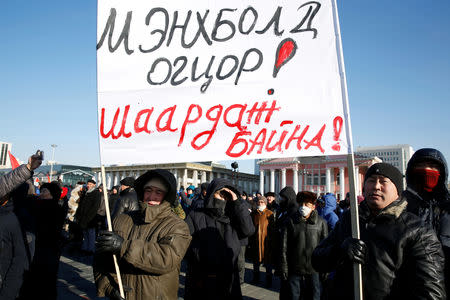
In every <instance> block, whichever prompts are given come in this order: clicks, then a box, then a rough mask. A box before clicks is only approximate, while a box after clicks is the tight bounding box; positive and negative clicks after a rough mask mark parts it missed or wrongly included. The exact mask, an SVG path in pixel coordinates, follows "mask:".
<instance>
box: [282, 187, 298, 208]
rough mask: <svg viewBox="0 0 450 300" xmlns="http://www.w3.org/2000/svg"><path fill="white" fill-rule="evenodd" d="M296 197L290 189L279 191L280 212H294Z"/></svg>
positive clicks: (296, 204)
mask: <svg viewBox="0 0 450 300" xmlns="http://www.w3.org/2000/svg"><path fill="white" fill-rule="evenodd" d="M296 198H297V195H296V194H295V191H294V189H293V188H292V187H290V186H287V187H285V188H283V189H282V190H281V191H280V207H281V209H282V210H288V211H292V212H293V211H295V210H296V209H297V208H298V203H297V199H296Z"/></svg>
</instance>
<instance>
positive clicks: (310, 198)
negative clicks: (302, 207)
mask: <svg viewBox="0 0 450 300" xmlns="http://www.w3.org/2000/svg"><path fill="white" fill-rule="evenodd" d="M296 200H297V202H298V204H302V203H305V202H309V203H312V204H316V202H317V194H316V193H313V192H308V191H303V192H299V193H298V194H297V199H296Z"/></svg>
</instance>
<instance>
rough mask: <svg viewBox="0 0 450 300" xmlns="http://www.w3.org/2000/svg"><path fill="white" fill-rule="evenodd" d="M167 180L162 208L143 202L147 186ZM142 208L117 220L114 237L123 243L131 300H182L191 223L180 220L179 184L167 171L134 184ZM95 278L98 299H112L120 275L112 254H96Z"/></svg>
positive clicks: (121, 260) (122, 258)
mask: <svg viewBox="0 0 450 300" xmlns="http://www.w3.org/2000/svg"><path fill="white" fill-rule="evenodd" d="M155 176H158V177H160V178H161V179H163V180H164V181H165V182H166V183H167V185H168V187H169V190H168V192H167V193H166V196H165V197H164V201H162V202H161V204H160V205H155V206H149V205H147V204H146V203H144V202H142V201H141V200H140V199H143V195H144V185H145V184H146V183H147V182H148V181H149V180H150V179H151V178H153V177H155ZM135 189H136V193H137V195H138V199H139V200H140V201H139V205H140V209H139V210H137V211H129V212H127V213H124V214H120V215H118V216H117V217H116V218H115V219H114V220H113V229H114V232H116V233H117V234H119V235H120V236H121V237H122V238H123V239H124V242H123V244H122V248H121V251H120V253H119V255H118V262H119V266H120V272H121V276H122V281H123V284H124V285H125V286H128V287H130V288H131V289H132V290H131V291H130V292H128V293H127V294H126V295H125V298H126V299H127V300H144V299H178V287H179V279H178V278H179V273H180V265H181V260H182V259H183V257H184V255H185V253H186V250H187V248H188V246H189V243H190V241H191V236H190V235H189V228H188V226H187V225H186V223H185V222H184V221H183V220H182V219H180V218H179V217H178V216H177V215H175V214H174V213H173V211H172V209H171V206H172V205H173V204H174V203H175V201H176V191H175V189H176V181H175V177H174V176H173V174H171V173H170V172H169V171H167V170H161V169H157V170H152V171H148V172H146V173H145V174H143V175H142V176H140V177H139V178H138V179H136V181H135ZM94 276H95V283H96V285H97V294H98V296H100V297H104V296H108V295H109V294H110V293H111V291H112V290H113V289H114V288H115V289H117V290H118V287H117V285H116V279H115V278H116V275H115V272H114V265H113V260H112V255H105V254H101V255H95V258H94Z"/></svg>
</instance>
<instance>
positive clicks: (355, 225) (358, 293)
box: [347, 153, 362, 300]
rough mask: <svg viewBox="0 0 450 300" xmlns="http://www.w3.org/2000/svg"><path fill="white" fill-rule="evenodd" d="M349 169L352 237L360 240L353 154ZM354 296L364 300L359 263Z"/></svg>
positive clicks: (348, 161) (356, 264)
mask: <svg viewBox="0 0 450 300" xmlns="http://www.w3.org/2000/svg"><path fill="white" fill-rule="evenodd" d="M347 167H348V181H349V184H350V218H351V226H352V237H353V238H355V239H359V238H360V236H359V217H358V216H359V214H358V202H357V200H356V185H355V157H354V155H353V153H350V154H349V155H348V156H347ZM353 294H354V295H355V299H356V300H359V299H362V270H361V265H360V264H358V263H354V264H353Z"/></svg>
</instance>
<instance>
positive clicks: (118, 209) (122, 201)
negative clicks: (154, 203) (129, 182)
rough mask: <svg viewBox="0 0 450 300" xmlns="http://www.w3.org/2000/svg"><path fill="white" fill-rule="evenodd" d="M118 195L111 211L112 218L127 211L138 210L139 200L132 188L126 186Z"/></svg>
mask: <svg viewBox="0 0 450 300" xmlns="http://www.w3.org/2000/svg"><path fill="white" fill-rule="evenodd" d="M119 195H120V196H119V199H118V200H117V201H116V205H115V207H114V211H113V213H112V218H113V219H115V218H116V217H117V216H118V215H120V214H123V213H125V212H127V211H136V210H139V201H138V199H137V194H136V191H135V190H134V188H131V187H130V188H127V189H125V190H123V191H121V192H120V194H119Z"/></svg>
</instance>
